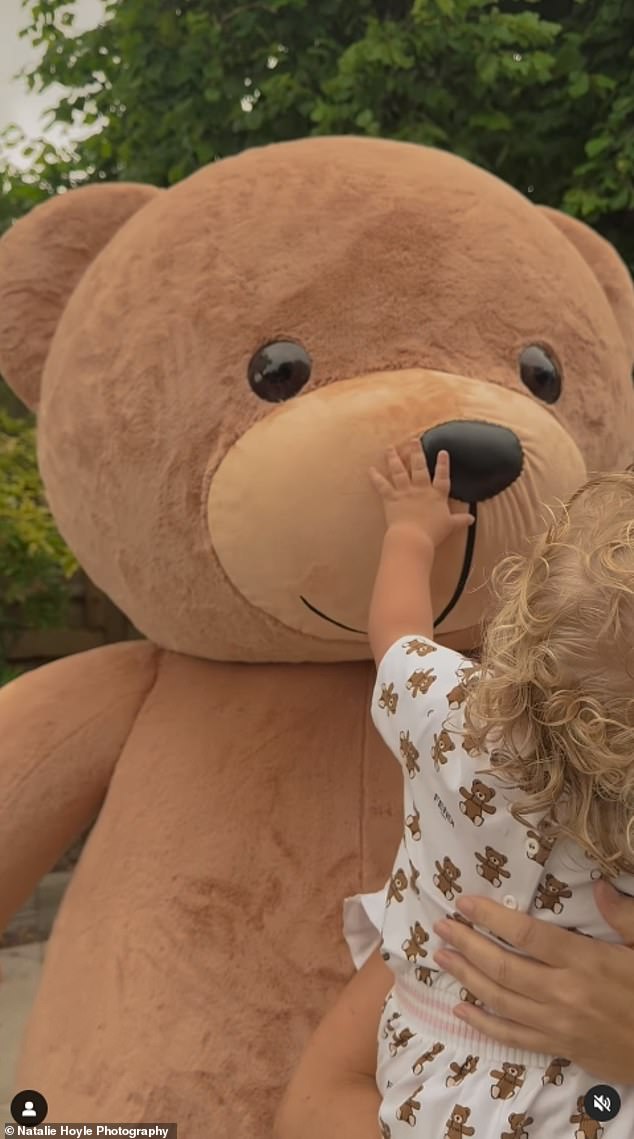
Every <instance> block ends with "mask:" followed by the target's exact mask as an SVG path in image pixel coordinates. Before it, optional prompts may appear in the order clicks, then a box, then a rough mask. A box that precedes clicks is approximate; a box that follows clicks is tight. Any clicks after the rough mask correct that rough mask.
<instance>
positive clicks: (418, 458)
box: [409, 439, 431, 486]
mask: <svg viewBox="0 0 634 1139" xmlns="http://www.w3.org/2000/svg"><path fill="white" fill-rule="evenodd" d="M409 455H410V459H409V463H410V471H411V473H412V482H413V483H414V485H415V486H429V484H430V482H431V478H430V474H429V467H428V466H427V459H426V457H425V452H424V451H423V448H422V446H421V443H420V440H419V439H414V440H413V441H412V442H411V443H410V449H409Z"/></svg>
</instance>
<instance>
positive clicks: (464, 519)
mask: <svg viewBox="0 0 634 1139" xmlns="http://www.w3.org/2000/svg"><path fill="white" fill-rule="evenodd" d="M474 522H475V518H474V517H473V514H470V513H469V511H468V510H467V511H464V512H462V511H461V512H460V514H453V513H452V515H451V524H452V526H453V528H454V530H468V529H469V527H470V526H471V525H473V523H474Z"/></svg>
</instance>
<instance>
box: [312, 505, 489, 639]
mask: <svg viewBox="0 0 634 1139" xmlns="http://www.w3.org/2000/svg"><path fill="white" fill-rule="evenodd" d="M469 513H470V514H471V515H472V517H473V526H470V527H469V529H468V530H467V544H466V546H465V552H464V558H463V559H462V568H461V570H460V576H459V578H458V583H457V585H456V588H455V589H454V591H453V594H452V596H451V600H450V601H448V602H447V604H446V605H445V608H444V609H443V611H442V613H441V614H440V616H439V617H436V618H435V619H434V629H437V628H438V626H439V625H440V624H442V622H443V621H445V620H446V619H447V617H448V616H449V614H450V613H451V612H452V610H453V609H455V607H456V605H457V604H458V602H459V601H460V598H461V597H462V594H463V593H464V588H465V586H466V584H467V579H468V577H469V573H470V572H471V564H472V562H473V551H474V549H475V540H476V529H477V526H478V513H477V505H476V503H475V502H471V503H469ZM300 601H301V602H302V604H303V605H305V606H306V608H307V609H310V611H311V613H315V615H316V616H317V617H321V618H322V620H323V621H328V622H329V623H330V624H331V625H336V626H337V628H338V629H345V631H346V632H347V633H357V634H358V635H359V636H360V637H367V635H368V634H367V632H366V630H365V629H354V628H353V627H352V625H344V623H343V621H336V620H335V618H334V617H329V616H328V614H327V613H323V612H322V611H321V609H317V607H316V606H315V605H313V604H312V603H311V602H310V601H307V600H306V598H305V597H302V596H301V595H300Z"/></svg>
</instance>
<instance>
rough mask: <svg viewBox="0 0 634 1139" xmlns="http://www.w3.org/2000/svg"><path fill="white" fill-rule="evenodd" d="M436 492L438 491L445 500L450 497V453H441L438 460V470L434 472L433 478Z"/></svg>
mask: <svg viewBox="0 0 634 1139" xmlns="http://www.w3.org/2000/svg"><path fill="white" fill-rule="evenodd" d="M432 485H433V487H434V490H437V491H438V492H439V493H440V494H442V495H444V497H445V498H448V497H449V491H450V490H451V474H450V470H449V452H448V451H439V452H438V457H437V459H436V470H435V471H434V478H433V484H432Z"/></svg>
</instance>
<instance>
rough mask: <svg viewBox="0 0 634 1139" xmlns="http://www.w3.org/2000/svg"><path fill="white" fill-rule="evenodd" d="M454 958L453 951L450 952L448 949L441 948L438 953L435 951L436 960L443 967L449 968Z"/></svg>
mask: <svg viewBox="0 0 634 1139" xmlns="http://www.w3.org/2000/svg"><path fill="white" fill-rule="evenodd" d="M452 959H453V953H450V952H449V951H448V950H446V949H439V950H438V952H437V953H434V961H435V962H436V964H437V965H440V967H441V968H442V969H447V968H448V967H449V966H450V965H451V962H452Z"/></svg>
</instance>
